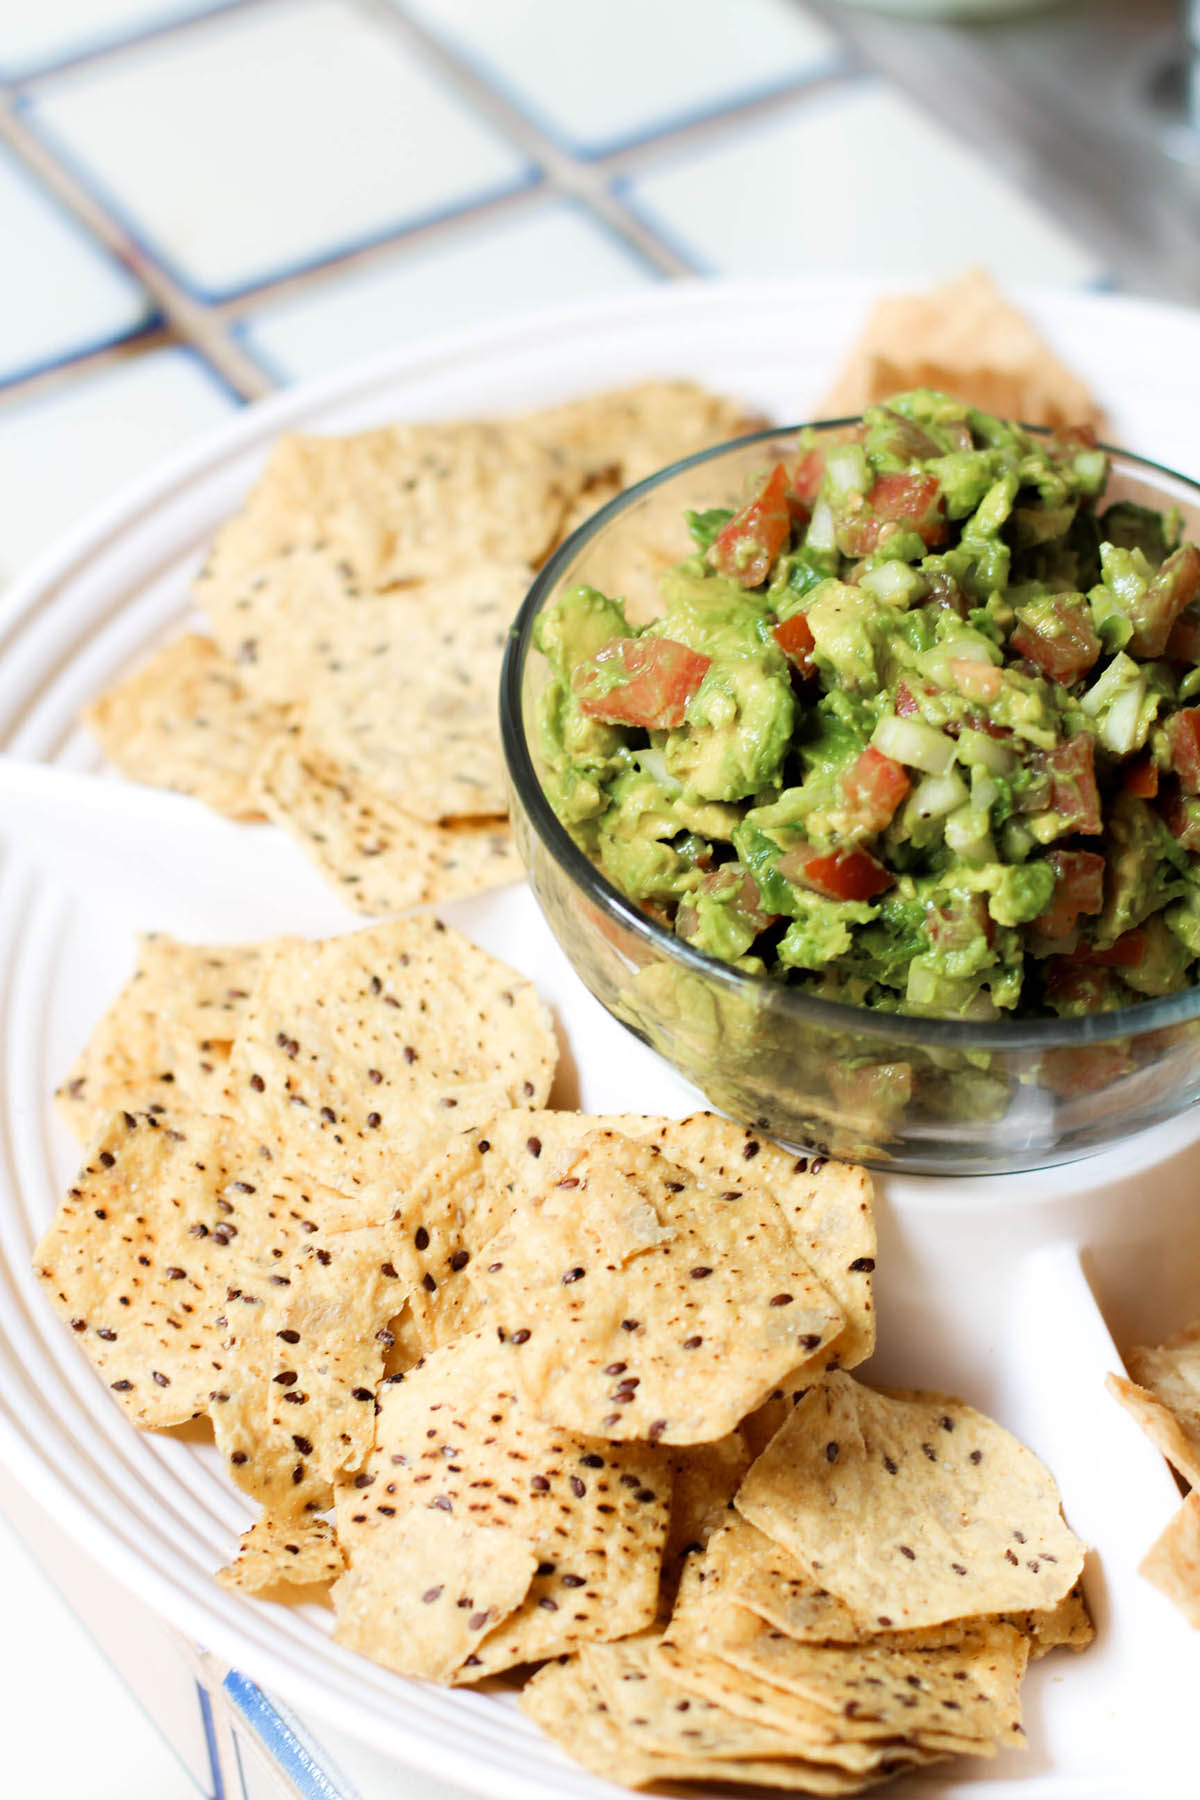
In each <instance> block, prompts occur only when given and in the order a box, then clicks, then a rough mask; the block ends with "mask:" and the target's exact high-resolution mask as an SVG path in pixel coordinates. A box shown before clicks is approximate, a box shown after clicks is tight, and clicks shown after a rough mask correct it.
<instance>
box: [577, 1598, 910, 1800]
mask: <svg viewBox="0 0 1200 1800" xmlns="http://www.w3.org/2000/svg"><path fill="white" fill-rule="evenodd" d="M662 1636H663V1634H662V1631H661V1630H656V1631H649V1632H642V1633H641V1634H640V1635H639V1636H638V1637H634V1638H623V1639H622V1640H621V1641H620V1643H617V1644H587V1645H585V1646H584V1647H583V1649H582V1650H581V1651H580V1652H579V1666H580V1669H581V1671H582V1672H583V1674H584V1675H585V1677H586V1678H587V1679H588V1680H589V1681H591V1682H594V1683H595V1686H596V1687H597V1689H598V1690H599V1692H600V1694H601V1695H602V1696H603V1698H604V1701H605V1704H606V1705H607V1707H608V1716H609V1718H610V1720H611V1721H612V1723H613V1724H614V1725H615V1726H616V1727H617V1729H618V1730H619V1731H620V1733H621V1735H622V1737H623V1738H624V1739H625V1741H626V1742H627V1743H628V1744H629V1745H630V1746H631V1747H632V1748H635V1749H637V1750H638V1751H640V1752H641V1753H643V1754H645V1755H649V1756H666V1757H672V1756H682V1757H687V1758H694V1757H705V1758H712V1759H713V1761H714V1762H720V1763H730V1764H734V1765H744V1764H746V1763H747V1762H752V1761H756V1762H762V1761H772V1762H773V1761H776V1760H780V1761H787V1760H790V1759H794V1758H798V1757H799V1758H803V1759H806V1760H809V1761H811V1762H812V1763H814V1764H824V1765H828V1764H833V1765H835V1766H841V1767H844V1768H847V1769H849V1770H852V1771H853V1772H854V1773H856V1774H860V1773H868V1772H869V1773H874V1772H876V1771H878V1770H879V1768H880V1766H881V1764H884V1763H886V1764H888V1765H889V1773H890V1772H891V1771H892V1769H893V1768H894V1767H898V1766H899V1765H900V1763H901V1762H904V1763H905V1764H911V1763H912V1762H915V1761H929V1760H931V1758H930V1757H929V1756H928V1755H927V1754H925V1753H923V1752H921V1751H919V1750H915V1749H910V1748H908V1747H906V1746H904V1745H902V1744H899V1743H895V1742H891V1741H887V1740H877V1741H876V1742H874V1743H866V1742H863V1741H861V1740H859V1741H856V1742H854V1743H852V1744H849V1745H842V1744H839V1743H837V1742H836V1741H835V1742H830V1741H829V1740H830V1739H831V1738H833V1737H834V1733H833V1732H831V1731H830V1730H829V1729H828V1726H827V1725H826V1726H825V1728H824V1729H822V1726H821V1725H820V1724H815V1723H814V1725H813V1728H812V1729H811V1730H810V1729H807V1722H806V1721H803V1720H802V1719H801V1716H800V1713H799V1709H797V1710H796V1713H795V1716H794V1719H793V1720H792V1721H790V1722H789V1724H788V1725H787V1726H786V1727H780V1726H779V1725H773V1724H770V1723H768V1722H766V1721H764V1720H760V1719H750V1718H747V1717H746V1716H745V1714H743V1713H738V1712H734V1711H732V1710H731V1709H729V1708H727V1707H725V1706H723V1705H722V1704H721V1703H720V1702H719V1701H715V1700H713V1699H711V1698H710V1697H708V1696H706V1695H704V1694H703V1693H701V1692H700V1691H699V1690H698V1689H696V1688H694V1687H693V1686H692V1685H691V1683H690V1682H689V1681H688V1679H687V1675H686V1672H683V1671H682V1670H681V1669H680V1667H679V1666H678V1665H676V1666H674V1667H671V1666H668V1665H667V1664H666V1662H665V1661H663V1660H662V1659H660V1658H659V1656H658V1648H659V1645H660V1643H661V1641H662ZM814 1719H819V1720H825V1719H827V1715H825V1714H822V1713H820V1712H819V1711H817V1709H814ZM843 1757H845V1758H846V1760H845V1762H843ZM733 1779H734V1780H736V1779H737V1776H736V1775H734V1776H733Z"/></svg>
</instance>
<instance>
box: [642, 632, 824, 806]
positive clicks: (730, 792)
mask: <svg viewBox="0 0 1200 1800" xmlns="http://www.w3.org/2000/svg"><path fill="white" fill-rule="evenodd" d="M781 661H782V658H779V657H778V653H776V655H775V656H768V655H766V654H759V655H757V656H729V657H722V658H720V659H718V660H715V661H714V662H713V665H712V667H711V668H710V669H709V671H708V673H707V674H706V675H705V677H704V680H703V681H702V682H701V683H700V686H699V687H698V688H697V690H696V692H695V693H694V694H693V695H692V698H691V699H690V700H689V701H688V706H687V712H686V714H685V723H684V724H683V725H682V726H681V727H680V728H679V729H678V730H677V731H671V732H669V733H668V734H667V739H666V742H665V744H664V746H663V753H664V758H665V761H666V765H667V768H668V770H669V771H670V773H671V774H672V775H673V776H674V777H675V779H676V780H677V781H678V782H680V783H681V784H682V786H683V788H684V790H685V792H686V794H687V795H688V797H689V798H692V799H697V800H724V801H732V800H746V799H749V797H750V796H751V795H752V794H757V793H758V792H759V791H760V790H761V789H763V788H769V787H771V786H772V785H773V784H775V783H776V782H777V781H778V779H779V771H780V768H781V767H782V764H783V759H784V757H785V756H786V755H787V750H788V746H789V744H790V743H791V738H792V725H793V722H794V720H795V713H796V704H795V700H794V699H793V696H792V685H791V681H790V679H789V677H788V674H787V672H786V666H785V667H784V668H782V669H781V668H780V667H779V663H780V662H781Z"/></svg>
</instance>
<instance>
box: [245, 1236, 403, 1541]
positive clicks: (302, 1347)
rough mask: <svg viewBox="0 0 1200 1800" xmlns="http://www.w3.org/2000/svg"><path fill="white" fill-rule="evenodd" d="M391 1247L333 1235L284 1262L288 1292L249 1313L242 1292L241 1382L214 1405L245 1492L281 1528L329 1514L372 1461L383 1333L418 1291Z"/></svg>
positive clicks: (280, 1278) (374, 1239) (283, 1285)
mask: <svg viewBox="0 0 1200 1800" xmlns="http://www.w3.org/2000/svg"><path fill="white" fill-rule="evenodd" d="M381 1236H382V1234H381V1232H380V1230H379V1228H378V1227H377V1226H373V1225H372V1226H365V1227H360V1228H358V1229H355V1230H350V1231H324V1232H321V1233H320V1234H319V1236H318V1237H317V1238H315V1239H314V1241H313V1243H312V1244H305V1245H303V1246H301V1247H300V1248H299V1250H298V1251H296V1253H295V1254H293V1255H292V1256H290V1257H286V1258H284V1259H283V1260H281V1261H280V1262H279V1263H277V1265H276V1278H277V1285H273V1287H272V1291H271V1292H270V1293H269V1295H268V1297H267V1298H266V1300H265V1301H264V1302H263V1303H262V1304H261V1305H257V1306H254V1307H253V1308H251V1309H250V1310H249V1311H247V1310H245V1309H244V1308H243V1307H242V1306H241V1305H240V1304H239V1297H238V1296H237V1293H236V1289H233V1290H231V1294H232V1295H233V1298H231V1299H229V1301H228V1305H227V1308H226V1316H227V1318H228V1319H229V1325H230V1335H229V1338H228V1340H227V1342H228V1360H229V1366H230V1367H231V1369H232V1370H233V1371H234V1374H233V1376H232V1378H231V1379H230V1380H229V1381H227V1382H226V1383H225V1384H224V1389H223V1392H222V1393H221V1394H220V1395H219V1396H218V1397H216V1398H214V1400H213V1402H212V1404H211V1407H210V1411H211V1414H212V1420H213V1429H214V1432H215V1434H216V1440H217V1447H218V1449H219V1450H220V1451H221V1453H222V1455H224V1456H225V1458H226V1460H227V1461H228V1463H229V1466H230V1469H231V1471H232V1473H233V1476H234V1479H235V1480H236V1482H237V1484H238V1486H239V1487H240V1488H241V1489H242V1490H243V1492H245V1493H247V1494H250V1495H251V1496H252V1497H253V1498H254V1499H256V1500H258V1501H259V1502H260V1503H261V1505H262V1506H263V1507H264V1508H265V1509H266V1511H267V1512H268V1513H270V1514H271V1515H272V1516H273V1517H274V1518H276V1519H277V1520H280V1521H286V1520H288V1519H292V1518H295V1517H296V1516H298V1515H302V1514H304V1513H306V1512H309V1513H311V1512H312V1511H313V1510H314V1509H318V1510H319V1509H324V1508H325V1507H327V1506H329V1505H330V1504H331V1503H332V1500H333V1483H334V1481H335V1480H336V1479H337V1478H338V1477H339V1476H341V1475H343V1474H345V1473H352V1472H353V1471H355V1470H356V1469H358V1468H360V1467H361V1466H362V1464H363V1462H364V1461H365V1460H366V1458H367V1456H368V1455H369V1453H370V1450H371V1445H372V1443H373V1441H374V1435H375V1390H376V1387H377V1385H378V1383H379V1382H380V1380H381V1379H382V1376H383V1359H384V1352H385V1344H384V1342H383V1341H382V1340H381V1338H380V1335H379V1334H380V1332H381V1331H383V1330H384V1329H385V1328H386V1326H387V1322H388V1320H389V1319H390V1318H392V1317H393V1315H394V1314H395V1313H396V1311H397V1309H398V1308H399V1307H400V1306H401V1305H402V1303H403V1301H404V1298H405V1296H406V1295H407V1293H408V1292H409V1291H410V1288H411V1284H412V1274H411V1271H410V1270H409V1269H408V1268H406V1266H405V1265H404V1264H403V1263H402V1262H401V1263H398V1262H397V1261H394V1260H393V1257H394V1256H395V1254H396V1253H395V1251H394V1250H392V1249H391V1246H390V1245H387V1246H386V1247H384V1246H383V1245H381ZM389 1251H390V1254H389ZM402 1270H403V1271H404V1272H403V1273H402V1272H401V1271H402Z"/></svg>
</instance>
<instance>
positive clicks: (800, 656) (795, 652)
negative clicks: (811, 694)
mask: <svg viewBox="0 0 1200 1800" xmlns="http://www.w3.org/2000/svg"><path fill="white" fill-rule="evenodd" d="M772 636H773V637H774V639H775V642H776V643H777V644H778V645H779V648H780V649H781V650H782V651H783V654H784V655H785V656H786V657H787V658H788V659H789V660H790V661H791V662H794V663H795V665H796V667H797V668H798V669H799V670H800V671H801V673H802V674H804V675H812V674H813V673H814V672H815V671H814V666H813V660H812V651H813V648H814V646H815V644H816V639H815V638H814V637H813V634H812V632H811V631H810V630H809V625H808V620H807V619H806V618H805V616H804V614H803V613H793V614H792V616H791V618H790V619H782V620H780V622H779V624H778V625H777V626H776V627H775V630H774V632H773V633H772Z"/></svg>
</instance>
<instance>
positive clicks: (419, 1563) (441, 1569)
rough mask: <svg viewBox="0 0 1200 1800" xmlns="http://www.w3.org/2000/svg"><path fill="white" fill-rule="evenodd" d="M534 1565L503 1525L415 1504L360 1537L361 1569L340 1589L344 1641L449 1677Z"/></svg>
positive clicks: (392, 1664) (509, 1604)
mask: <svg viewBox="0 0 1200 1800" xmlns="http://www.w3.org/2000/svg"><path fill="white" fill-rule="evenodd" d="M363 1504H364V1505H365V1504H366V1502H365V1501H364V1502H363ZM535 1563H536V1559H535V1557H534V1554H533V1551H532V1550H531V1549H530V1548H529V1546H528V1545H527V1544H523V1543H520V1542H514V1541H513V1539H512V1537H511V1535H506V1534H504V1533H503V1532H502V1531H501V1530H500V1529H499V1527H497V1526H495V1525H478V1524H476V1523H474V1522H473V1521H472V1520H470V1519H469V1518H456V1517H455V1516H454V1515H452V1514H451V1513H446V1512H437V1511H433V1510H431V1509H430V1508H429V1507H426V1506H410V1507H409V1508H408V1509H407V1510H406V1511H405V1512H404V1513H403V1514H402V1515H397V1516H396V1517H395V1518H393V1519H391V1520H389V1522H388V1526H387V1529H386V1531H379V1530H377V1531H374V1532H372V1533H370V1534H364V1533H362V1532H359V1533H358V1534H357V1535H356V1537H355V1541H354V1562H353V1566H352V1567H351V1569H350V1570H349V1572H348V1573H347V1574H345V1575H343V1576H342V1577H341V1579H340V1580H339V1581H338V1584H337V1586H336V1588H335V1589H334V1602H335V1604H336V1607H337V1632H336V1636H337V1639H338V1642H339V1643H341V1644H345V1645H346V1646H347V1648H349V1649H351V1650H357V1651H359V1652H360V1653H361V1654H362V1655H363V1656H369V1657H371V1658H372V1659H373V1660H374V1661H375V1662H381V1663H383V1664H384V1665H385V1667H387V1668H389V1669H395V1670H396V1671H397V1672H398V1673H399V1674H401V1675H417V1676H421V1677H423V1678H424V1679H425V1680H426V1681H438V1682H442V1683H448V1682H450V1681H451V1680H452V1679H453V1677H454V1675H455V1674H456V1673H457V1672H458V1670H459V1669H461V1668H462V1666H463V1664H464V1663H465V1662H466V1660H467V1658H468V1657H469V1656H470V1655H471V1654H472V1652H473V1651H474V1650H475V1648H476V1647H477V1646H478V1645H479V1644H480V1643H481V1642H482V1641H483V1638H484V1637H485V1636H486V1634H487V1632H488V1631H489V1629H491V1628H492V1627H494V1626H496V1625H498V1624H500V1623H502V1622H503V1621H504V1620H505V1619H506V1618H508V1617H509V1616H510V1615H511V1614H512V1613H513V1612H515V1611H516V1609H517V1607H518V1606H519V1605H520V1604H521V1601H522V1600H523V1599H524V1598H525V1595H526V1593H527V1592H528V1591H529V1584H530V1582H531V1580H532V1579H533V1571H534V1567H535Z"/></svg>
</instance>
